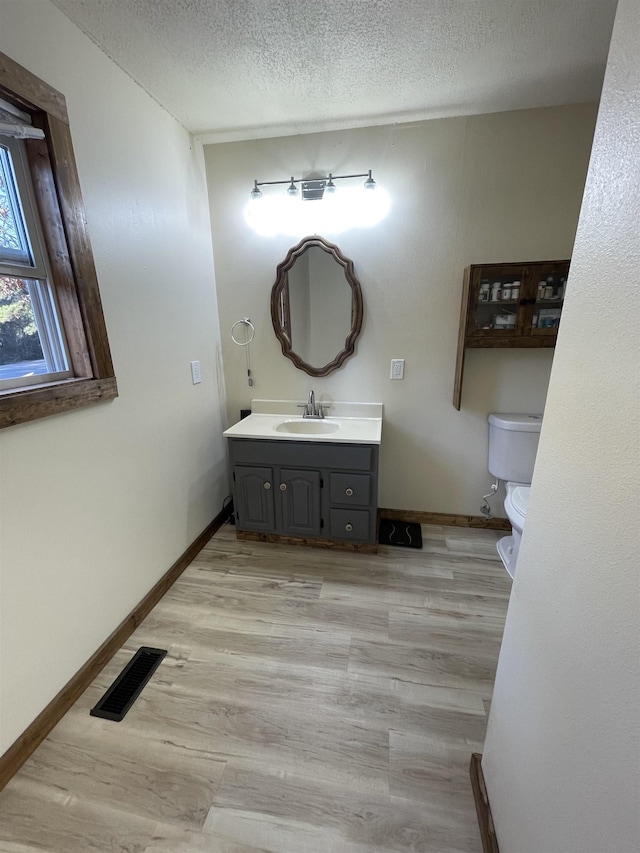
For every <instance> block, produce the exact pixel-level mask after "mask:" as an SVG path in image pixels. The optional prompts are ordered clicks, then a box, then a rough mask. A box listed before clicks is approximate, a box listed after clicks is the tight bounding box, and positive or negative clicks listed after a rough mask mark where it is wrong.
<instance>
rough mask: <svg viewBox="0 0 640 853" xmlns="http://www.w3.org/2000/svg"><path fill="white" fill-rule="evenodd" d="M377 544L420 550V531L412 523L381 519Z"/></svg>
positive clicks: (416, 525) (417, 525)
mask: <svg viewBox="0 0 640 853" xmlns="http://www.w3.org/2000/svg"><path fill="white" fill-rule="evenodd" d="M378 542H379V543H380V544H381V545H399V546H401V547H402V548H422V529H421V528H420V525H419V524H416V523H415V522H413V521H392V520H391V519H389V518H381V519H380V530H379V532H378Z"/></svg>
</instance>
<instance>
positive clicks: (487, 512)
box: [480, 480, 500, 518]
mask: <svg viewBox="0 0 640 853" xmlns="http://www.w3.org/2000/svg"><path fill="white" fill-rule="evenodd" d="M499 484H500V481H499V480H496V481H495V483H492V484H491V491H490V492H488V493H487V494H486V495H483V496H482V506H481V507H480V512H481V513H482V514H483V515H484V517H485V518H493V515H492V514H491V507H490V506H489V500H488V498H493V497H495V494H496V492H497V491H498V487H499Z"/></svg>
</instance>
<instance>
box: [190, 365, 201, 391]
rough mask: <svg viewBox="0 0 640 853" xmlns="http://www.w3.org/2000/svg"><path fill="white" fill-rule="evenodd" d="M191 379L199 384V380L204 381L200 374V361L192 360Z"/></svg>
mask: <svg viewBox="0 0 640 853" xmlns="http://www.w3.org/2000/svg"><path fill="white" fill-rule="evenodd" d="M191 380H192V382H193V384H194V385H197V384H198V383H199V382H202V376H201V375H200V362H199V361H192V362H191Z"/></svg>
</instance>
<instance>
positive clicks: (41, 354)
mask: <svg viewBox="0 0 640 853" xmlns="http://www.w3.org/2000/svg"><path fill="white" fill-rule="evenodd" d="M42 284H43V283H41V282H35V281H33V280H32V281H29V280H28V279H21V278H9V277H8V276H0V380H3V379H19V378H22V377H25V376H37V375H40V374H43V373H52V372H54V371H56V370H59V369H65V367H66V364H65V365H64V366H62V367H59V366H58V365H56V364H52V363H51V358H49V359H47V357H46V356H47V354H48V345H47V341H46V329H45V330H43V334H42V337H41V331H40V328H39V327H40V326H41V325H42V321H40V323H39V322H38V319H37V316H36V315H37V314H39V313H40V311H39V306H38V302H39V301H40V293H39V291H40V290H41V289H42ZM44 284H45V285H46V283H44ZM32 292H34V298H33V299H32ZM34 309H35V310H34ZM65 360H66V359H65ZM48 361H49V364H48V363H47V362H48Z"/></svg>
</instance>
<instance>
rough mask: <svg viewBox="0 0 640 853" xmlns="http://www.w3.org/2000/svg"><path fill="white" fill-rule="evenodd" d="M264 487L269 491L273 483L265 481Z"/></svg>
mask: <svg viewBox="0 0 640 853" xmlns="http://www.w3.org/2000/svg"><path fill="white" fill-rule="evenodd" d="M263 488H264V489H266V490H267V491H268V490H269V489H270V488H271V483H265V484H264V486H263Z"/></svg>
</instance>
